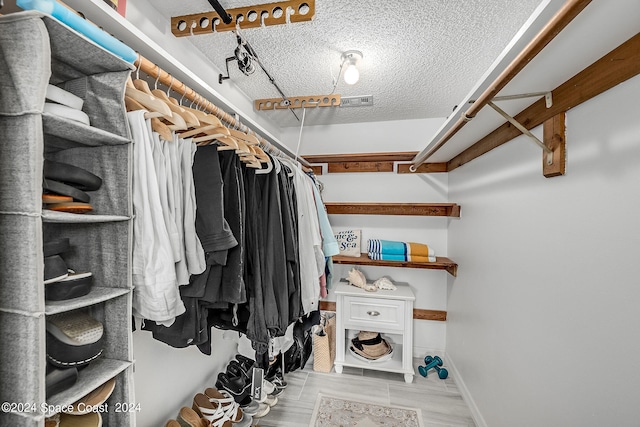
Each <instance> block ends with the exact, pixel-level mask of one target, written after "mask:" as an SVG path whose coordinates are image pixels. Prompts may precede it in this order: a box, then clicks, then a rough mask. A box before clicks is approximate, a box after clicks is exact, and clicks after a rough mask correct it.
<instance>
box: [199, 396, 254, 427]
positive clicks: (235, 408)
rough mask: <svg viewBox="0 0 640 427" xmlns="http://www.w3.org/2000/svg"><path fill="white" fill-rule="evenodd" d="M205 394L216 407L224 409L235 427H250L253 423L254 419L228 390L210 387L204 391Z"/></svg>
mask: <svg viewBox="0 0 640 427" xmlns="http://www.w3.org/2000/svg"><path fill="white" fill-rule="evenodd" d="M204 394H205V396H207V397H208V398H209V401H210V402H211V403H212V404H214V406H215V405H216V404H217V405H219V406H220V407H222V410H223V411H224V413H225V415H226V416H227V418H229V419H230V420H231V422H232V423H233V424H235V426H234V427H250V426H251V424H252V423H253V418H252V417H251V416H250V415H246V414H245V413H244V412H243V411H242V408H240V405H239V404H238V403H237V402H236V401H235V399H234V398H233V396H231V394H229V393H228V392H227V391H226V390H216V389H215V388H212V387H210V388H208V389H206V390H205V391H204Z"/></svg>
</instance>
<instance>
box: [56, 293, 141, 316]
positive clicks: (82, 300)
mask: <svg viewBox="0 0 640 427" xmlns="http://www.w3.org/2000/svg"><path fill="white" fill-rule="evenodd" d="M129 292H130V289H128V288H107V287H104V286H93V287H92V288H91V292H90V293H89V294H87V295H85V296H82V297H79V298H74V299H71V300H66V301H46V303H45V314H46V315H51V314H57V313H63V312H65V311H70V310H76V309H80V308H85V307H89V306H91V305H95V304H99V303H101V302H105V301H108V300H110V299H113V298H116V297H119V296H122V295H126V294H128V293H129Z"/></svg>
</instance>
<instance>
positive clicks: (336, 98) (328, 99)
mask: <svg viewBox="0 0 640 427" xmlns="http://www.w3.org/2000/svg"><path fill="white" fill-rule="evenodd" d="M340 102H341V99H340V95H338V94H333V95H317V96H288V97H287V98H264V99H256V100H255V101H253V105H254V108H255V109H256V110H257V111H266V110H287V109H291V108H315V107H339V106H340Z"/></svg>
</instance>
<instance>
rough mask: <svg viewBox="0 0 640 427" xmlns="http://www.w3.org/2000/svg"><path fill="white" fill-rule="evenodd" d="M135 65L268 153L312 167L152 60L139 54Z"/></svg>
mask: <svg viewBox="0 0 640 427" xmlns="http://www.w3.org/2000/svg"><path fill="white" fill-rule="evenodd" d="M134 65H135V66H136V67H137V68H139V69H140V70H141V71H143V72H144V73H145V74H147V75H148V76H149V77H151V78H155V79H157V81H159V82H160V83H162V84H163V85H165V86H166V87H168V88H171V90H173V91H175V92H178V93H180V94H182V95H184V97H185V98H187V99H188V100H190V101H193V102H194V103H196V104H198V105H199V108H201V109H202V110H206V111H207V112H209V113H211V114H213V115H214V116H216V117H217V118H219V119H220V120H222V121H223V122H226V123H228V124H229V126H232V127H234V128H236V129H238V130H240V131H242V132H247V133H249V132H250V133H252V134H254V135H255V136H256V137H257V138H258V141H259V142H260V145H261V146H262V147H263V148H265V149H266V150H267V151H268V152H270V153H274V152H275V153H279V154H282V155H284V156H287V157H291V158H292V159H294V160H297V161H298V162H300V163H302V164H303V165H304V166H306V167H311V165H310V164H309V162H307V161H306V160H305V159H303V158H301V157H297V156H295V155H290V154H288V153H286V152H285V151H283V150H282V149H280V147H277V146H275V145H274V144H272V143H270V142H269V141H267V140H266V139H265V138H263V137H262V136H261V135H259V134H257V133H256V132H255V131H253V130H251V129H250V128H249V127H248V126H246V125H244V124H242V123H241V122H240V121H238V120H236V118H235V117H234V116H232V115H231V114H229V113H227V112H225V111H224V110H222V109H221V108H220V107H218V106H217V105H215V104H213V103H212V102H211V101H209V100H207V99H206V98H205V97H203V96H202V95H200V94H199V93H198V92H196V91H195V90H193V89H191V88H190V87H188V86H187V85H185V84H184V83H182V82H181V81H180V80H178V79H176V78H175V77H174V76H172V75H171V74H169V73H167V72H166V71H164V70H163V69H162V68H160V66H158V65H156V64H154V63H153V62H151V61H150V60H148V59H147V58H145V57H144V56H142V55H140V54H139V53H138V59H137V60H136V61H135V62H134Z"/></svg>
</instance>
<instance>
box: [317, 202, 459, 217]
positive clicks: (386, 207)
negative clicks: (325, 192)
mask: <svg viewBox="0 0 640 427" xmlns="http://www.w3.org/2000/svg"><path fill="white" fill-rule="evenodd" d="M324 205H325V207H326V208H327V213H329V214H331V215H417V216H449V217H456V218H459V217H460V206H459V205H457V204H455V203H340V202H327V203H325V204H324Z"/></svg>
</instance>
